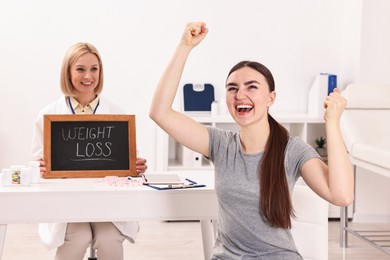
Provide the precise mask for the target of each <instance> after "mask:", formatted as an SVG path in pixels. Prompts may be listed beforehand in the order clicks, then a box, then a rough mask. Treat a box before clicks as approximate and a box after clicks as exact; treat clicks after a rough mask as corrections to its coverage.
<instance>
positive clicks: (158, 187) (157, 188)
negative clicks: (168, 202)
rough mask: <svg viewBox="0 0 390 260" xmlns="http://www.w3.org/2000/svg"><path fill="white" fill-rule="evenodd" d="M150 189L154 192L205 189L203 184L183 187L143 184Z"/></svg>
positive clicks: (184, 185)
mask: <svg viewBox="0 0 390 260" xmlns="http://www.w3.org/2000/svg"><path fill="white" fill-rule="evenodd" d="M144 185H146V186H148V187H150V188H152V189H155V190H178V189H190V188H201V187H206V185H204V184H183V185H165V186H162V185H160V186H157V185H150V184H144Z"/></svg>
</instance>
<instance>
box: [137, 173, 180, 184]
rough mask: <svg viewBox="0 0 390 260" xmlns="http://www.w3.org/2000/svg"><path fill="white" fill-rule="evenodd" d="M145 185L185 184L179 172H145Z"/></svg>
mask: <svg viewBox="0 0 390 260" xmlns="http://www.w3.org/2000/svg"><path fill="white" fill-rule="evenodd" d="M142 179H143V184H144V185H184V181H182V180H181V179H180V177H179V176H178V175H177V174H158V173H157V174H148V173H147V174H143V175H142Z"/></svg>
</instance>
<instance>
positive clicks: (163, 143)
mask: <svg viewBox="0 0 390 260" xmlns="http://www.w3.org/2000/svg"><path fill="white" fill-rule="evenodd" d="M189 115H190V116H191V117H192V118H193V119H194V120H195V121H197V122H200V123H202V124H207V125H212V126H216V127H220V128H223V129H230V130H233V131H238V126H237V124H236V123H235V122H234V120H233V119H232V117H231V116H230V115H229V114H226V115H215V116H214V115H211V114H189ZM271 115H272V116H273V117H274V118H275V119H276V120H277V121H278V122H279V123H280V124H282V125H283V126H284V127H286V129H287V130H288V131H289V132H290V136H300V137H301V138H302V139H303V140H304V141H306V142H307V143H308V144H310V145H311V146H313V147H315V141H314V140H315V139H316V138H318V137H320V136H324V137H325V134H326V133H325V122H324V120H323V118H319V117H313V116H310V115H308V114H306V113H283V114H281V113H279V114H276V113H275V114H273V113H271ZM183 149H187V148H183V147H182V145H180V144H178V143H177V142H176V141H175V140H173V139H172V138H171V137H169V136H168V135H167V134H166V133H165V132H164V131H162V130H161V129H160V128H158V131H157V146H156V152H157V156H156V162H157V165H156V166H157V167H156V168H157V170H158V171H185V170H213V166H212V164H211V163H210V162H209V161H208V160H206V159H205V158H203V157H202V156H200V155H197V154H195V155H190V156H193V159H194V160H195V159H196V157H198V160H200V163H199V161H198V162H197V163H196V165H197V166H193V165H191V164H189V165H183V157H184V156H183V154H184V153H183ZM167 151H168V152H167ZM187 152H189V151H187ZM189 154H191V153H189ZM186 156H189V155H188V153H187V154H186ZM348 209H349V212H348V217H349V218H351V217H352V215H353V213H352V211H353V209H352V207H349V208H348ZM339 217H340V207H336V206H333V205H330V206H329V218H339Z"/></svg>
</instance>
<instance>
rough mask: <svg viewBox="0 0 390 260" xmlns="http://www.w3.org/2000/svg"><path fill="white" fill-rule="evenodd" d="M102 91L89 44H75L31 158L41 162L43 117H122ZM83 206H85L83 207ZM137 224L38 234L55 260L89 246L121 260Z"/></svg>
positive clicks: (103, 259)
mask: <svg viewBox="0 0 390 260" xmlns="http://www.w3.org/2000/svg"><path fill="white" fill-rule="evenodd" d="M102 89H103V64H102V60H101V57H100V54H99V52H98V51H97V49H96V48H95V47H94V46H93V45H92V44H90V43H77V44H74V45H73V46H71V47H70V48H69V49H68V51H67V52H66V54H65V57H64V60H63V65H62V71H61V90H62V92H63V93H64V96H62V97H61V98H59V99H58V100H57V101H55V102H53V103H52V104H50V105H48V106H46V107H45V108H44V109H42V110H41V111H40V113H39V115H38V118H37V121H36V128H35V132H34V137H33V144H32V157H33V159H34V160H38V161H40V163H41V174H42V175H44V174H45V171H46V169H45V162H44V158H43V115H44V114H123V113H124V111H123V110H122V109H121V108H120V107H119V106H117V105H116V104H114V103H111V102H110V101H108V100H107V99H105V98H104V97H102V96H101V95H100V94H101V92H102ZM136 164H137V172H138V173H143V172H145V170H146V168H147V166H146V160H145V159H142V158H137V163H136ZM86 206H87V205H86ZM138 231H139V225H138V222H113V223H111V222H100V223H50V224H40V226H39V234H40V237H41V239H42V241H43V243H44V244H45V246H46V247H47V248H48V249H53V248H57V252H56V256H55V259H56V260H69V259H72V260H82V259H83V258H84V255H85V253H86V250H87V248H88V247H89V245H90V244H92V247H93V248H94V249H96V250H97V257H98V259H99V260H123V245H122V243H123V241H124V240H125V239H127V240H128V241H130V242H131V243H134V240H135V238H136V236H137V234H138Z"/></svg>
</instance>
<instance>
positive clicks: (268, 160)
mask: <svg viewBox="0 0 390 260" xmlns="http://www.w3.org/2000/svg"><path fill="white" fill-rule="evenodd" d="M244 67H249V68H252V69H254V70H256V71H258V72H259V73H261V74H262V75H263V76H264V77H265V79H266V80H267V83H268V87H269V91H270V92H272V91H274V90H275V81H274V78H273V76H272V73H271V71H270V70H269V69H268V68H267V67H265V66H264V65H263V64H260V63H258V62H254V61H241V62H239V63H237V64H236V65H235V66H234V67H233V68H232V69H231V70H230V72H229V74H228V77H229V76H230V74H232V73H233V72H234V71H236V70H238V69H241V68H244ZM268 122H269V126H270V135H269V138H268V140H267V143H266V146H265V151H264V154H263V158H262V160H261V166H260V172H259V175H260V176H259V177H260V178H259V179H260V209H261V210H260V214H262V216H263V217H264V218H265V219H266V220H267V221H268V223H269V224H270V225H271V226H272V227H279V228H291V217H292V216H294V211H293V207H292V202H291V198H290V192H289V188H288V183H287V177H286V171H285V168H284V152H285V149H286V146H287V142H288V139H289V133H288V131H287V130H286V128H284V127H283V126H282V125H281V124H279V123H278V122H277V121H276V120H275V119H274V118H273V117H272V116H271V115H270V114H268Z"/></svg>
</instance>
